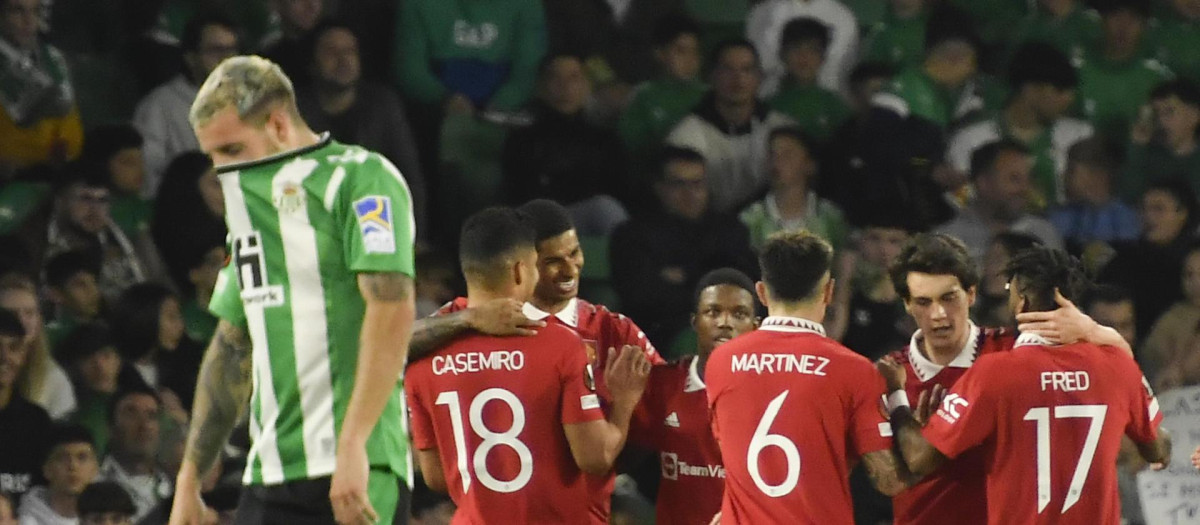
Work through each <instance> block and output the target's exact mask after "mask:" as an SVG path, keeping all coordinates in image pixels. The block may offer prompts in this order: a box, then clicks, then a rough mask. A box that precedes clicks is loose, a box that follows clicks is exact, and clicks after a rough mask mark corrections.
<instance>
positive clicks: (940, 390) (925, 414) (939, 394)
mask: <svg viewBox="0 0 1200 525" xmlns="http://www.w3.org/2000/svg"><path fill="white" fill-rule="evenodd" d="M945 397H946V388H945V387H943V386H942V385H933V388H931V389H928V390H922V391H921V395H920V396H919V397H918V398H917V411H916V413H914V414H913V417H914V418H916V420H917V423H919V424H920V425H921V426H925V425H927V424H929V418H930V417H932V416H933V413H934V412H937V409H938V407H939V406H941V404H942V399H944V398H945Z"/></svg>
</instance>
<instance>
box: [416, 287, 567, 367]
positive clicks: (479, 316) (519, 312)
mask: <svg viewBox="0 0 1200 525" xmlns="http://www.w3.org/2000/svg"><path fill="white" fill-rule="evenodd" d="M523 306H524V303H522V302H521V301H518V300H516V299H507V298H501V299H493V300H491V301H487V302H484V303H482V304H480V305H478V306H471V307H467V308H466V309H463V310H459V311H457V312H449V313H445V314H438V315H433V316H431V317H426V318H424V319H417V320H416V321H415V322H413V334H412V341H411V342H410V343H409V347H408V361H409V362H410V363H411V362H416V361H420V360H421V359H424V358H426V357H428V356H429V355H431V354H433V353H434V352H436V351H437V350H438V349H439V348H442V347H443V346H446V345H447V344H450V342H451V341H454V340H455V339H457V338H458V337H460V336H462V335H463V334H465V333H467V332H470V331H475V332H479V333H481V334H487V335H495V336H531V335H536V334H537V329H538V328H542V327H544V326H546V323H545V322H544V321H535V320H533V319H530V318H528V317H526V316H525V311H524V310H523Z"/></svg>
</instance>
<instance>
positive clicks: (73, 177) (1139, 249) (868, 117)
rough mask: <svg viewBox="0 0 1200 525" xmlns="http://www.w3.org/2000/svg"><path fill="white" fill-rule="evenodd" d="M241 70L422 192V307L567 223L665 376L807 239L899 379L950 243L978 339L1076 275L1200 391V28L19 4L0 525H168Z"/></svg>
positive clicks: (3, 79)
mask: <svg viewBox="0 0 1200 525" xmlns="http://www.w3.org/2000/svg"><path fill="white" fill-rule="evenodd" d="M241 53H255V54H259V55H262V56H265V57H267V58H270V59H271V60H273V61H275V62H276V63H278V64H279V65H280V66H281V67H282V68H283V70H284V71H285V72H286V73H287V74H288V75H289V76H290V78H291V79H292V80H293V82H294V84H295V88H296V91H297V94H298V102H299V106H300V110H301V113H302V115H303V117H304V119H305V120H306V121H307V122H309V123H310V124H311V125H312V127H313V128H314V129H315V130H318V131H327V132H329V133H330V134H331V135H332V136H333V138H334V139H336V140H338V141H342V142H346V143H356V144H360V145H362V146H365V147H367V148H369V149H372V150H375V151H378V152H380V153H382V154H383V155H385V156H387V157H388V158H389V159H390V160H391V161H392V162H393V163H394V164H395V165H396V166H398V167H399V169H400V170H401V172H402V173H403V174H404V176H405V178H406V179H407V181H408V183H409V186H410V188H411V189H412V192H413V197H414V203H415V210H416V216H417V224H418V230H417V231H418V232H419V234H418V235H419V248H418V258H417V261H418V262H417V264H418V278H417V291H418V295H419V301H418V302H419V306H420V313H422V314H428V313H431V312H433V311H434V310H436V308H437V307H438V306H439V305H440V304H442V303H443V302H445V301H447V300H449V299H451V298H453V297H454V296H455V295H456V294H458V293H459V292H461V289H462V284H461V282H460V280H459V277H458V274H459V272H458V270H457V265H456V263H455V261H456V257H455V254H454V253H453V249H454V246H455V240H456V236H457V232H458V229H459V225H460V224H461V222H462V219H463V218H465V217H466V216H468V215H470V214H471V213H473V212H475V211H477V210H479V209H482V208H483V207H486V206H489V205H494V204H520V203H522V202H525V201H527V200H529V199H531V198H537V197H546V198H551V199H554V200H557V201H559V202H560V203H562V204H564V205H566V206H567V207H568V209H569V210H570V213H571V215H572V218H573V220H574V222H575V224H576V227H577V230H578V233H579V234H580V236H581V243H582V246H583V251H584V253H585V257H586V259H585V260H586V264H584V265H582V267H577V268H574V269H573V270H569V271H576V272H580V276H581V279H582V285H581V296H582V297H584V298H586V299H589V300H591V301H593V302H596V303H601V304H605V305H607V306H609V307H610V308H612V309H614V310H616V311H620V312H622V313H624V314H626V315H628V316H630V317H631V318H632V319H634V320H635V321H636V322H637V323H638V324H639V325H640V326H641V327H642V328H643V329H645V331H646V333H647V334H648V335H649V337H650V339H651V340H652V341H653V342H654V343H655V344H656V345H657V346H658V348H659V350H660V351H661V352H662V353H663V354H665V355H666V356H667V357H668V358H670V357H681V356H683V355H684V354H685V353H687V352H689V351H692V349H694V348H695V342H694V341H695V336H694V334H693V333H691V331H690V328H689V324H688V318H689V314H690V313H691V312H692V310H693V309H694V305H693V300H692V290H693V287H694V286H695V283H696V281H697V279H698V278H699V277H700V276H701V275H703V274H704V273H705V272H707V271H709V270H711V269H714V268H718V267H733V268H738V269H741V270H743V271H745V272H747V273H748V274H750V275H754V274H756V273H757V269H756V264H755V258H754V250H755V247H756V246H758V245H759V244H760V243H762V242H763V241H764V239H765V238H766V237H767V236H768V235H769V234H771V233H773V232H775V231H778V230H782V229H791V228H805V229H808V230H810V231H812V232H815V233H818V234H820V235H821V236H823V237H825V238H826V239H827V240H829V241H830V243H831V244H832V245H833V246H834V247H835V249H836V250H837V253H838V255H837V260H838V262H837V268H836V277H837V278H838V281H837V282H838V288H837V301H836V304H835V305H834V306H833V307H832V308H831V310H830V312H829V315H828V316H827V319H826V326H827V327H828V329H829V332H830V334H831V336H833V337H835V338H838V339H840V340H842V341H843V342H844V343H845V344H846V345H847V346H849V347H850V348H852V349H854V350H856V351H858V352H860V353H862V354H864V355H866V356H867V357H869V358H872V359H874V358H876V357H879V356H880V355H882V354H883V353H885V352H888V351H891V350H894V349H896V348H899V347H900V346H902V345H904V344H907V343H908V341H909V338H910V337H911V335H912V333H913V330H914V328H915V326H913V325H912V323H911V321H910V319H909V318H908V316H907V315H906V313H905V311H904V305H903V302H902V301H901V300H900V299H899V297H898V296H897V294H896V292H895V290H894V288H893V286H892V283H891V282H890V281H889V278H888V275H887V272H886V268H887V266H888V264H889V262H890V260H891V259H892V258H893V257H894V256H895V254H896V253H897V251H898V250H899V247H900V245H901V243H903V242H904V240H905V239H906V238H907V237H908V236H909V235H911V234H912V233H914V232H918V231H930V230H935V231H942V232H946V233H950V234H953V235H955V236H957V237H959V238H961V239H962V240H963V241H965V242H966V244H967V246H968V247H969V249H970V250H971V252H972V254H973V255H974V256H975V257H976V259H977V260H978V262H979V265H980V269H981V270H982V272H983V275H984V278H983V280H982V283H981V285H980V286H979V289H978V294H977V301H976V304H975V309H974V313H973V319H974V321H975V322H976V323H978V324H980V325H986V326H1012V324H1013V320H1012V319H1011V318H1010V314H1009V313H1008V309H1007V308H1006V304H1005V301H1006V297H1007V292H1006V291H1005V288H1004V284H1005V283H1004V278H1003V276H1002V275H1001V269H1002V268H1003V266H1004V263H1005V261H1006V260H1007V258H1008V257H1009V255H1010V254H1013V253H1015V252H1016V251H1018V250H1020V249H1022V248H1024V247H1028V246H1030V245H1032V244H1034V243H1041V244H1045V245H1049V246H1053V247H1065V248H1066V249H1068V250H1069V251H1071V252H1072V253H1074V254H1076V255H1077V256H1079V257H1080V258H1081V259H1082V260H1083V261H1084V262H1085V264H1086V265H1087V267H1088V268H1089V270H1090V271H1092V272H1093V274H1094V275H1095V276H1096V277H1097V280H1098V282H1100V283H1103V286H1101V287H1100V288H1099V289H1098V290H1097V291H1096V292H1095V293H1094V294H1093V296H1092V297H1090V298H1089V300H1088V301H1086V304H1081V305H1080V307H1081V308H1083V309H1084V311H1085V312H1087V313H1088V314H1090V315H1092V316H1093V317H1095V318H1096V320H1097V321H1099V322H1101V323H1103V324H1107V325H1110V326H1114V327H1115V328H1117V329H1118V330H1120V331H1121V332H1122V334H1124V335H1125V337H1126V339H1128V340H1129V341H1130V343H1131V344H1132V345H1133V347H1134V348H1135V353H1136V356H1137V358H1138V360H1139V362H1140V364H1141V366H1142V367H1143V369H1144V370H1145V371H1146V374H1147V376H1148V377H1149V379H1150V381H1151V382H1152V383H1153V384H1154V385H1155V386H1157V387H1160V388H1172V387H1178V386H1185V385H1194V384H1197V383H1200V245H1198V244H1196V234H1197V225H1198V224H1200V205H1198V204H1197V195H1198V194H1197V191H1198V190H1200V139H1198V136H1197V132H1198V128H1200V87H1197V82H1198V81H1200V0H1095V1H1084V0H988V1H977V0H840V1H839V0H758V1H755V0H111V1H93V0H0V308H2V309H3V311H0V442H3V443H4V445H3V446H0V493H2V494H4V496H0V524H6V523H12V522H13V515H14V514H18V513H17V512H14V508H15V507H17V505H18V504H20V507H21V509H20V512H19V514H20V515H21V516H22V520H23V521H22V522H21V523H22V524H24V523H60V522H61V521H55V520H57V519H58V518H62V517H64V516H66V517H70V516H84V515H85V514H86V513H87V512H91V513H92V514H97V513H101V514H102V513H110V514H112V513H115V514H119V515H124V516H132V517H133V519H134V521H136V522H142V523H162V522H164V520H165V510H166V508H167V506H169V502H170V495H171V491H172V487H171V485H172V480H173V479H174V474H175V470H174V469H176V468H177V466H178V463H179V461H180V455H181V451H182V440H183V436H184V434H185V429H186V427H187V424H188V410H189V407H190V405H191V398H192V394H193V390H194V387H195V377H196V373H197V370H198V367H199V363H200V358H201V354H202V352H203V346H204V344H206V343H207V341H208V340H209V338H210V337H211V335H212V332H213V330H214V328H215V325H216V320H215V319H214V318H213V317H212V316H211V314H209V313H208V312H207V308H206V305H207V302H208V299H209V296H210V294H211V290H212V287H213V283H214V281H215V279H216V275H217V272H218V270H219V269H220V268H221V267H222V266H223V265H224V264H225V262H226V257H227V252H226V245H225V226H224V222H223V218H222V215H223V202H222V197H221V188H220V183H219V182H218V179H217V176H216V174H215V172H214V171H213V169H212V165H211V163H210V161H209V160H208V158H207V157H206V156H205V155H204V154H202V153H199V152H197V151H195V150H196V148H197V143H196V139H195V137H194V135H193V134H192V131H191V127H190V125H189V123H188V121H187V114H188V108H189V107H190V105H191V101H192V99H193V98H194V96H195V94H196V91H197V89H198V87H199V84H200V83H201V82H202V81H203V80H204V78H205V77H206V76H207V75H208V73H209V72H210V71H212V69H213V68H214V67H216V65H217V64H218V63H219V62H220V61H221V60H223V59H224V58H227V57H230V56H233V55H235V54H241ZM243 434H244V433H243ZM236 445H237V444H234V446H233V448H236ZM230 457H231V458H234V459H231V460H230V462H229V464H228V465H226V467H227V468H225V469H223V470H222V471H220V472H216V473H214V476H213V477H212V479H211V480H210V483H209V486H208V487H209V488H210V489H213V490H212V492H210V495H213V498H212V501H211V503H213V504H214V505H215V506H216V507H217V508H220V509H224V510H226V511H228V510H230V509H232V507H233V506H234V504H235V502H236V495H237V492H236V490H237V489H236V487H237V484H238V480H239V478H240V472H239V467H238V465H237V460H236V458H237V457H238V454H237V453H236V451H233V450H231V453H230ZM93 479H103V480H106V481H107V482H108V483H96V484H93V485H91V486H89V483H88V482H90V481H91V480H93ZM114 488H116V489H123V490H116V491H114ZM856 490H862V491H868V490H870V489H868V488H865V486H864V487H858V488H856ZM122 496H127V497H122ZM856 501H862V502H864V503H861V504H860V507H862V508H860V509H858V510H859V513H860V518H861V519H862V521H863V522H878V521H886V520H887V519H888V518H887V512H889V509H888V505H887V502H886V500H885V501H883V502H882V503H881V504H879V505H874V506H873V507H872V505H871V503H869V501H870V500H869V498H856ZM88 502H90V503H88ZM164 502H165V503H164ZM415 503H416V504H415V505H414V517H413V519H414V521H413V522H414V523H441V522H444V521H439V520H444V519H445V518H446V517H447V516H448V514H447V513H448V512H449V511H450V510H451V509H450V508H449V503H448V501H447V500H445V499H444V498H438V497H435V496H432V495H429V494H428V493H426V492H424V491H418V493H417V498H416V502H415ZM877 503H878V501H877ZM89 505H91V506H89ZM634 507H636V505H634ZM615 510H616V512H615V513H614V516H615V518H614V520H620V519H632V518H630V517H631V516H637V515H638V509H637V508H634V509H632V510H629V511H628V512H626V511H625V509H624V508H623V507H622V506H617V507H616V508H615ZM28 516H33V517H32V518H26V517H28ZM26 519H28V520H33V521H25V520H26Z"/></svg>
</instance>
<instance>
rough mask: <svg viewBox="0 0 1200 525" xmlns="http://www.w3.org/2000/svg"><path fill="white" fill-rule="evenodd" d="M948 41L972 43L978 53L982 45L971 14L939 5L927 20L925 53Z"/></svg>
mask: <svg viewBox="0 0 1200 525" xmlns="http://www.w3.org/2000/svg"><path fill="white" fill-rule="evenodd" d="M948 42H962V43H964V44H967V45H970V46H971V47H972V48H974V49H975V52H976V53H979V49H980V47H981V44H980V40H979V35H978V34H977V33H976V32H975V23H974V21H973V20H971V17H970V15H968V14H966V13H964V12H963V11H961V10H959V9H957V8H954V7H951V6H948V5H939V6H937V7H936V8H934V9H933V10H931V12H930V14H929V18H928V19H926V22H925V54H926V55H928V54H929V53H931V52H933V51H934V49H936V48H937V47H938V46H940V45H942V44H945V43H948Z"/></svg>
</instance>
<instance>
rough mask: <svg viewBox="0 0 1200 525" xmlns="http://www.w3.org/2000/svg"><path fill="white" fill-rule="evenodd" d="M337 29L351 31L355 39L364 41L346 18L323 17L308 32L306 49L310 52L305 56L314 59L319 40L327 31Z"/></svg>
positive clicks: (305, 43)
mask: <svg viewBox="0 0 1200 525" xmlns="http://www.w3.org/2000/svg"><path fill="white" fill-rule="evenodd" d="M335 29H341V30H343V31H346V32H347V33H350V36H353V37H354V40H355V41H357V42H360V43H361V42H362V39H361V38H359V37H358V31H357V30H356V29H355V28H354V26H352V25H350V24H349V23H348V22H346V21H345V20H342V19H340V18H334V17H325V18H322V19H321V20H320V21H319V22H317V25H315V26H313V28H312V30H311V31H309V32H308V35H307V36H306V37H305V40H304V50H305V51H306V52H307V53H308V54H307V55H305V56H306V57H308V58H309V60H312V59H314V58H315V57H316V55H317V42H319V41H320V40H321V37H323V36H325V33H328V32H330V31H333V30H335ZM359 54H360V55H361V54H362V49H361V48H360V49H359Z"/></svg>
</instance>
